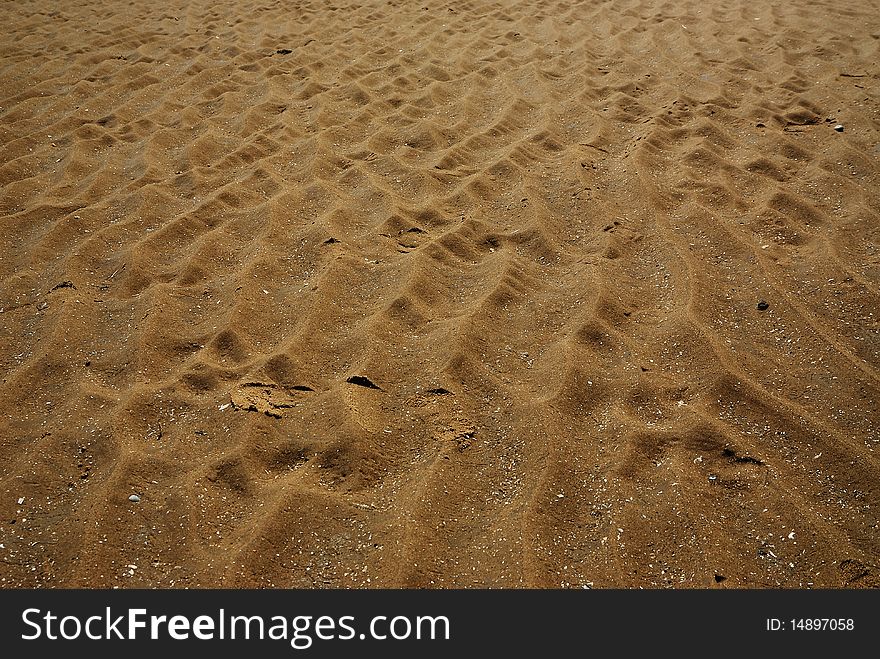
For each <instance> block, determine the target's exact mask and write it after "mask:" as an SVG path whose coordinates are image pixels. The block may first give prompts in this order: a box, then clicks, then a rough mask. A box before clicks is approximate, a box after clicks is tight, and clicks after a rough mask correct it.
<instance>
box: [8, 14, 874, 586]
mask: <svg viewBox="0 0 880 659" xmlns="http://www.w3.org/2000/svg"><path fill="white" fill-rule="evenodd" d="M878 13H880V5H878V3H877V2H876V1H874V0H869V1H866V0H858V1H856V0H839V1H837V2H808V1H807V0H792V1H790V2H785V3H770V2H746V1H744V0H718V1H710V2H692V1H689V0H666V1H653V0H614V1H605V2H598V1H597V2H575V1H568V2H566V1H563V0H535V1H529V2H526V1H508V0H497V1H494V2H493V1H484V0H472V1H469V2H468V1H465V2H442V1H439V0H422V1H421V2H404V1H403V0H399V1H398V2H387V1H380V0H361V1H360V2H349V1H347V0H338V1H337V2H335V3H326V2H319V1H317V0H316V1H313V2H295V3H294V2H280V1H279V2H261V1H251V0H241V1H236V2H232V1H228V0H226V1H224V0H220V1H216V0H212V1H211V2H204V1H202V0H187V1H185V2H184V1H183V0H157V1H156V2H150V3H131V2H121V1H117V0H100V1H95V2H84V1H83V2H76V3H74V2H65V3H55V2H49V1H48V0H35V1H33V2H22V3H5V4H4V6H3V9H2V17H3V21H4V25H5V29H4V31H3V34H2V35H0V53H2V59H0V90H2V91H0V184H2V192H0V216H2V224H0V227H2V232H0V376H2V379H0V450H2V460H0V586H3V587H7V588H9V587H19V586H26V587H107V588H109V587H115V586H119V587H158V588H168V587H175V588H181V587H193V588H195V587H229V588H240V587H285V588H289V587H296V588H325V587H358V588H360V587H417V588H434V587H437V588H448V587H464V588H469V587H493V588H496V587H500V588H513V587H528V588H559V587H566V588H568V587H571V588H583V587H594V588H608V587H618V588H638V587H646V588H728V587H733V588H771V587H773V588H775V587H784V588H808V587H843V588H858V587H876V586H878V585H880V568H878V554H880V532H878V520H880V489H878V476H880V469H878V467H880V460H878V454H877V450H878V446H880V431H878V426H880V410H878V402H877V401H878V397H880V354H878V352H880V333H878V329H880V327H878V321H880V304H878V301H880V278H878V275H880V252H878V231H880V222H878V219H880V187H878V157H880V146H878V140H880V130H878V129H880V116H878V77H880V67H878V55H880V48H878V46H880V27H878V21H877V16H878ZM132 499H135V500H132Z"/></svg>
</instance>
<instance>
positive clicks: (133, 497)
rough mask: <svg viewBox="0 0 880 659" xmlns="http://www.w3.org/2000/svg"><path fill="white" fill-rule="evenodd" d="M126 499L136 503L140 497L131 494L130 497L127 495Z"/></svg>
mask: <svg viewBox="0 0 880 659" xmlns="http://www.w3.org/2000/svg"><path fill="white" fill-rule="evenodd" d="M128 500H129V501H131V502H132V503H138V502H140V500H141V498H140V497H139V496H138V495H137V494H132V495H131V496H130V497H128Z"/></svg>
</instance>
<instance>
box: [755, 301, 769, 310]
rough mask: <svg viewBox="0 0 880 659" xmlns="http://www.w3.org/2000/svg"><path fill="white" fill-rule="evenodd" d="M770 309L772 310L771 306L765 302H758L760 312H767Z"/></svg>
mask: <svg viewBox="0 0 880 659" xmlns="http://www.w3.org/2000/svg"><path fill="white" fill-rule="evenodd" d="M769 308H770V304H769V303H767V302H765V301H764V300H761V301H760V302H758V311H767V309H769Z"/></svg>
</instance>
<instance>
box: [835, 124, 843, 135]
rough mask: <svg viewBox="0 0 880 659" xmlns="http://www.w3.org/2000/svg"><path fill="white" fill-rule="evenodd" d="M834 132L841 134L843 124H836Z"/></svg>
mask: <svg viewBox="0 0 880 659" xmlns="http://www.w3.org/2000/svg"><path fill="white" fill-rule="evenodd" d="M834 130H836V131H837V132H838V133H842V132H843V124H837V125H836V126H835V127H834Z"/></svg>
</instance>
